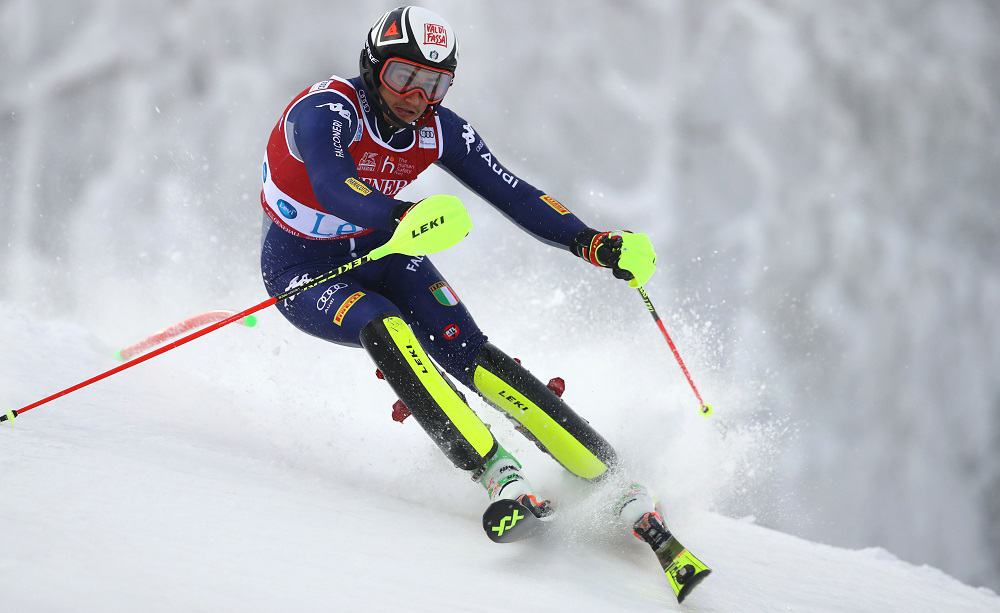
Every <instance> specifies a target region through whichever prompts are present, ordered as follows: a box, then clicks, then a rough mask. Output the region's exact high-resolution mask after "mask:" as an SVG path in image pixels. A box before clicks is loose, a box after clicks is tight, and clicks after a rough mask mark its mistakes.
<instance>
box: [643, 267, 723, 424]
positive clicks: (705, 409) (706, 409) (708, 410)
mask: <svg viewBox="0 0 1000 613" xmlns="http://www.w3.org/2000/svg"><path fill="white" fill-rule="evenodd" d="M639 295H640V296H642V300H643V302H645V303H646V308H647V309H649V314H650V315H652V316H653V321H655V322H656V325H657V326H659V328H660V332H662V333H663V338H665V339H667V345H669V346H670V351H672V352H673V354H674V358H676V360H677V364H678V365H679V366H680V367H681V371H682V372H683V373H684V377H685V378H686V379H687V382H688V385H690V386H691V391H692V392H694V397H695V398H697V399H698V405H699V410H700V411H701V414H702V415H704V416H705V417H708V416H709V415H711V414H712V406H711V405H708V404H705V401H704V400H702V399H701V393H700V392H698V387H697V386H695V384H694V380H693V379H692V378H691V373H690V372H688V368H687V366H686V365H685V364H684V360H683V359H681V354H680V352H679V351H677V345H675V344H674V340H673V339H672V338H670V334H668V333H667V327H666V326H664V325H663V320H662V319H660V314H659V313H657V312H656V307H654V306H653V302H652V301H651V300H650V299H649V294H647V293H646V288H644V287H641V286H640V287H639Z"/></svg>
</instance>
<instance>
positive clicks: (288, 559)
mask: <svg viewBox="0 0 1000 613" xmlns="http://www.w3.org/2000/svg"><path fill="white" fill-rule="evenodd" d="M283 326H284V324H283V322H281V320H280V319H279V318H278V317H277V316H276V314H274V313H271V314H269V315H268V314H267V313H265V315H264V316H263V317H262V318H261V325H260V326H259V328H258V329H254V330H248V329H245V328H241V327H239V326H230V327H229V328H226V329H223V330H220V331H218V332H215V333H213V334H212V335H210V336H208V337H206V338H204V339H200V340H199V341H196V342H195V343H192V344H191V345H188V346H186V347H183V348H180V349H178V350H176V351H173V352H170V353H168V354H166V355H164V356H162V357H160V358H156V359H155V360H153V361H151V362H149V363H147V364H143V365H141V366H138V367H136V368H134V369H131V370H129V371H126V372H125V373H122V374H119V375H116V376H115V377H112V378H111V379H109V380H106V381H104V382H101V383H98V384H96V385H94V386H91V387H90V388H87V389H85V390H83V391H80V392H78V393H75V394H73V395H71V396H69V397H67V398H64V399H61V400H57V401H55V402H53V403H52V404H50V405H45V406H43V407H40V408H38V409H35V410H33V411H31V412H29V413H26V414H24V415H22V416H21V417H19V418H18V419H17V421H16V422H14V423H13V424H4V425H3V426H4V427H2V428H0V454H2V458H3V470H2V472H0V518H2V522H3V523H2V532H0V611H70V610H72V611H101V612H113V611H139V610H141V611H148V612H157V611H169V612H175V611H303V612H305V611H339V610H352V611H440V610H458V611H511V610H523V609H524V608H525V607H530V608H531V609H532V610H541V611H569V610H573V611H578V612H583V611H625V610H627V611H665V610H667V611H669V610H682V609H683V610H689V611H701V612H732V611H740V612H753V611H762V612H763V611H767V612H774V611H810V612H813V611H815V612H824V611H831V612H833V611H843V612H851V613H856V612H861V611H873V612H874V611H879V612H886V611H900V612H904V611H905V612H907V613H913V612H921V611H927V612H939V611H945V610H947V611H949V612H965V611H968V612H972V611H998V610H1000V598H998V597H997V596H996V595H995V594H993V593H992V592H991V591H989V590H987V589H982V588H980V589H975V588H972V587H969V586H966V585H964V584H962V583H960V582H958V581H956V580H955V579H952V578H951V577H949V576H947V575H945V574H944V573H942V572H940V571H938V570H936V569H934V568H930V567H927V566H922V567H917V566H913V565H911V564H908V563H905V562H902V561H900V560H898V559H896V558H895V557H894V556H893V555H892V554H890V553H888V552H886V551H885V550H882V549H877V548H871V549H864V550H854V551H852V550H846V549H838V548H834V547H830V546H826V545H821V544H817V543H812V542H809V541H806V540H803V539H800V538H796V537H793V536H789V535H786V534H783V533H780V532H776V531H774V530H770V529H767V528H763V527H760V526H757V525H755V524H754V523H753V520H752V519H751V518H746V519H742V520H741V519H733V518H729V517H725V516H723V515H721V514H718V513H716V512H713V511H712V510H711V509H712V503H711V501H712V498H713V497H712V496H710V495H708V494H705V495H703V496H702V497H699V496H698V495H696V494H695V492H696V491H698V488H700V489H701V491H709V492H711V491H714V490H716V489H718V488H720V487H728V483H729V482H728V481H727V479H730V478H731V477H732V475H733V474H736V473H732V472H727V470H725V469H719V470H718V471H717V472H714V473H713V472H707V473H706V472H699V471H700V470H701V469H699V468H698V466H697V464H699V461H698V460H699V456H698V455H697V453H695V452H698V451H700V452H701V457H702V458H714V459H716V460H718V463H719V464H723V465H727V464H739V463H740V462H741V458H740V456H739V455H738V454H739V453H742V452H739V451H732V448H733V447H735V448H736V449H737V450H739V449H740V445H739V444H738V443H739V441H740V440H742V441H743V442H744V444H745V445H746V446H747V447H748V448H752V449H754V450H755V452H754V453H759V452H760V448H761V447H760V446H761V445H763V444H764V443H765V442H766V440H767V439H758V440H756V441H753V440H752V439H751V438H747V437H744V438H743V439H741V438H740V437H739V436H737V435H735V434H730V437H729V438H728V439H727V440H726V441H724V442H725V443H726V444H725V446H723V445H721V444H720V442H719V441H720V440H721V439H722V436H721V434H720V432H719V430H717V429H714V428H711V427H708V426H706V425H705V421H704V420H702V419H701V418H700V417H697V416H696V415H695V411H694V410H691V416H692V417H691V419H690V420H688V421H686V420H685V418H684V417H683V416H677V417H675V421H677V422H683V423H685V424H687V425H685V426H683V427H682V428H679V429H680V430H681V432H680V434H679V437H680V438H673V439H671V440H672V442H673V443H676V445H675V446H674V450H673V451H672V452H671V455H670V456H669V457H670V458H673V459H672V460H671V461H670V462H669V463H667V462H664V461H663V459H664V456H663V455H661V452H660V450H659V446H658V445H651V444H648V443H647V444H645V445H643V444H635V445H633V447H634V450H630V451H632V453H631V455H632V456H633V457H631V458H628V459H630V460H631V461H632V463H633V467H634V468H635V469H636V471H637V472H639V473H642V474H644V475H646V476H649V481H650V483H651V484H655V485H657V486H658V488H659V489H660V490H661V492H662V490H664V489H665V487H664V485H665V483H666V481H667V480H666V479H664V478H663V476H664V475H668V476H673V477H677V476H678V475H682V474H687V475H692V474H693V475H695V476H696V477H697V478H698V479H701V480H702V481H701V482H699V483H694V484H690V483H688V482H686V480H685V479H683V478H676V479H674V481H675V483H676V487H673V488H671V490H672V491H673V492H674V496H671V497H667V498H665V499H664V500H663V503H664V506H665V509H666V512H667V515H668V521H669V522H670V523H671V525H672V527H673V528H674V530H675V532H676V533H677V534H678V535H679V536H680V537H681V538H682V540H683V541H684V542H685V543H686V544H688V545H689V546H690V547H691V548H692V550H694V551H695V552H697V553H698V554H699V555H700V556H701V557H703V559H704V560H706V561H707V562H708V563H709V564H711V565H712V566H713V567H714V569H715V572H714V574H713V575H712V576H711V577H709V578H708V579H707V580H706V581H705V582H704V583H703V584H702V585H701V586H699V588H698V590H696V591H695V592H694V593H693V594H692V595H691V596H690V597H689V599H688V600H687V602H686V603H685V605H684V606H683V607H681V606H679V605H677V604H676V602H675V601H674V598H673V596H672V594H671V593H670V590H669V588H668V587H667V584H666V581H665V580H664V579H663V577H662V574H661V573H660V571H659V569H658V567H657V564H656V561H655V558H654V557H653V556H652V554H651V553H650V552H649V551H648V549H647V548H646V547H645V545H642V544H641V543H639V542H637V541H635V540H634V539H633V538H632V537H631V536H629V535H627V534H626V532H625V531H624V530H620V529H618V528H615V527H613V526H611V525H610V524H609V522H607V521H606V518H604V517H603V515H602V513H601V512H600V509H599V508H597V506H595V505H597V504H599V501H600V500H601V499H602V497H601V495H600V488H596V489H595V488H590V487H589V486H586V484H581V483H579V482H577V481H576V480H572V479H569V478H567V477H566V476H565V475H563V474H562V473H561V472H559V470H558V469H557V468H554V467H553V466H552V464H553V463H551V462H547V461H546V459H545V458H544V457H543V456H541V455H540V454H538V453H534V454H532V453H531V452H530V450H531V447H530V445H528V444H526V443H524V442H523V441H522V442H517V441H516V440H515V439H514V438H513V436H514V434H513V432H511V431H510V429H509V427H506V425H505V424H503V422H502V421H500V420H496V419H495V418H494V416H493V415H489V414H487V409H484V408H483V407H481V406H480V405H475V406H476V408H477V409H479V410H480V412H481V413H482V414H483V415H484V417H486V418H487V419H491V420H492V421H493V422H494V424H495V425H494V431H495V432H497V433H498V435H499V436H501V437H503V439H504V440H505V442H511V443H512V447H513V448H514V449H515V450H517V453H518V454H519V455H520V456H521V457H522V459H524V460H526V464H528V465H529V468H530V469H531V470H532V471H533V472H529V474H531V475H532V476H533V477H532V478H533V480H534V481H535V484H536V485H537V486H541V488H542V489H545V490H546V491H547V492H550V493H551V495H552V496H554V497H555V498H556V502H557V503H560V502H561V503H562V505H563V507H562V509H561V518H560V524H559V525H558V526H557V527H556V528H555V529H554V530H553V531H552V533H551V534H550V535H546V536H544V537H542V538H539V539H537V540H534V541H531V542H526V543H517V544H510V545H495V544H493V543H491V542H490V541H489V540H487V539H486V537H485V536H484V535H483V534H482V529H481V527H480V523H479V522H480V513H481V511H482V509H483V508H484V506H485V502H486V501H485V496H484V495H483V493H482V492H481V491H479V490H478V486H474V485H473V484H471V483H469V482H468V481H467V479H466V478H465V477H464V476H463V475H462V474H460V473H457V471H455V469H454V468H452V467H450V466H449V465H448V464H447V462H446V461H444V460H443V458H441V457H439V456H440V454H439V453H438V452H437V451H436V449H435V448H434V447H433V446H432V445H431V443H430V442H429V441H428V440H427V438H426V437H425V436H424V435H423V434H422V433H421V432H420V431H419V429H418V427H417V425H416V424H415V423H413V422H412V420H409V421H407V422H406V423H405V424H403V425H399V424H396V423H393V422H392V421H391V420H390V419H389V405H390V404H391V395H390V394H389V393H388V390H387V389H385V388H383V387H381V386H383V385H384V384H381V383H379V382H378V381H376V380H375V379H374V377H371V376H370V373H368V377H366V378H360V374H361V373H366V372H367V371H368V370H369V369H368V367H367V366H366V365H365V364H363V362H364V360H361V359H358V358H360V357H362V356H361V355H360V354H359V353H352V352H350V351H349V350H346V349H341V348H331V347H327V346H326V345H323V344H320V343H317V342H315V341H312V340H311V339H308V338H306V337H302V336H301V335H300V337H293V338H291V340H289V338H288V337H289V336H290V335H288V329H287V328H286V327H283ZM150 327H151V328H156V327H157V326H156V324H155V322H150ZM0 337H2V338H3V339H4V351H3V352H0V389H2V390H3V401H4V402H7V403H9V404H8V405H6V406H7V407H8V408H12V407H14V406H22V405H24V404H27V403H28V402H30V401H32V400H35V399H36V398H39V397H41V396H44V395H46V394H48V393H50V392H53V391H56V390H57V389H61V388H62V387H66V386H68V385H70V384H72V383H75V382H77V381H78V380H81V379H83V378H85V377H86V376H88V375H92V374H96V373H97V372H99V371H101V370H104V369H107V368H110V367H111V366H113V365H114V362H113V360H112V358H111V356H112V355H113V353H114V350H115V349H116V348H117V347H116V346H114V345H113V343H112V342H110V341H108V340H106V339H102V338H99V337H97V336H94V335H93V334H91V333H89V332H87V331H86V330H85V329H84V328H83V327H82V326H79V325H77V324H75V323H72V322H67V321H59V320H49V321H43V320H40V319H38V318H36V317H34V316H33V314H31V313H30V312H28V311H26V310H25V309H23V308H22V307H19V306H14V305H11V304H9V303H0ZM115 340H117V341H120V342H122V343H123V344H124V343H126V342H128V341H130V340H134V339H115ZM316 356H322V357H323V358H324V359H327V358H329V359H330V360H331V362H329V366H330V368H329V369H327V372H328V373H330V374H329V377H328V378H326V379H322V380H321V379H320V378H317V374H316V373H313V374H311V375H309V374H308V371H307V370H306V369H305V368H304V365H305V364H307V363H312V364H313V366H314V367H315V358H316ZM338 360H342V362H338ZM354 363H359V364H358V365H357V366H356V368H357V370H356V371H351V368H353V367H354V366H352V364H354ZM255 365H256V366H255ZM354 375H358V376H354ZM306 377H311V379H310V380H308V381H307V379H306ZM341 377H343V378H342V379H341ZM369 379H370V380H369ZM291 381H294V383H295V385H289V382H291ZM352 381H353V382H354V383H352ZM568 383H569V385H570V386H571V388H570V390H569V391H568V394H569V395H570V397H571V398H572V393H573V389H572V386H573V385H574V379H573V378H569V380H568ZM678 384H679V385H683V382H678ZM310 385H313V386H314V387H312V388H311V390H310V389H309V386H310ZM323 385H328V386H330V387H338V386H340V387H339V388H338V389H340V390H341V392H342V394H341V395H338V396H326V397H323V396H322V395H318V394H317V393H316V389H317V387H316V386H320V387H321V386H323ZM678 389H683V388H678ZM359 397H360V398H363V399H364V400H363V401H357V402H354V400H358V398H359ZM351 399H353V400H351ZM349 400H351V402H350V403H349V402H348V401H349ZM581 400H583V402H582V404H584V405H587V408H588V410H591V413H590V414H588V417H591V416H592V417H593V420H592V421H594V422H595V423H600V424H602V425H603V426H607V427H608V429H609V430H610V431H612V432H618V433H620V432H621V430H620V429H619V428H618V427H616V423H617V422H616V421H615V419H614V418H613V414H612V413H608V414H604V413H602V412H601V411H599V410H597V409H596V407H597V406H598V403H593V405H592V406H591V403H588V402H586V400H585V399H581ZM14 403H19V404H14ZM380 409H381V410H380ZM618 419H621V418H620V417H619V418H618ZM645 434H646V435H657V433H656V431H655V429H647V431H646V433H645ZM642 435H643V434H642V433H640V434H634V435H633V436H635V437H641V436H642ZM747 436H749V435H747ZM611 438H614V437H611ZM681 439H683V440H684V441H687V442H686V443H683V442H682V440H681ZM678 448H680V449H685V448H686V449H687V450H688V451H691V452H692V453H686V454H684V455H682V456H678V455H677V454H676V450H677V449H678ZM726 449H730V451H728V452H727V451H726ZM727 453H728V455H727ZM734 453H735V454H737V455H733V454H734ZM623 455H626V456H628V455H629V453H628V452H626V453H624V454H623ZM752 455H753V454H749V455H748V456H747V457H750V456H752ZM756 457H759V456H756ZM745 460H746V457H744V458H743V461H745ZM708 464H714V462H708ZM671 471H677V472H671ZM650 475H651V476H650ZM678 494H681V495H678ZM688 494H690V495H688ZM577 527H578V528H581V530H580V531H578V533H576V534H573V530H574V528H577Z"/></svg>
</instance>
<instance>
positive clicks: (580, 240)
mask: <svg viewBox="0 0 1000 613" xmlns="http://www.w3.org/2000/svg"><path fill="white" fill-rule="evenodd" d="M570 247H571V250H572V251H573V253H575V254H576V255H577V256H579V257H581V258H583V259H584V260H587V261H588V262H590V263H591V264H593V265H594V266H600V267H601V268H610V269H611V272H612V273H613V274H614V275H615V276H616V277H618V278H619V279H624V280H626V281H628V282H629V286H631V287H640V286H642V285H645V284H646V283H647V282H648V281H649V279H650V277H652V276H653V273H654V272H656V252H655V251H653V244H652V243H651V242H650V241H649V237H648V236H647V235H645V234H640V233H636V232H628V231H626V230H622V231H621V232H597V231H596V230H590V229H587V230H584V231H583V232H580V233H579V234H577V235H576V237H575V238H574V239H573V244H572V245H571V246H570Z"/></svg>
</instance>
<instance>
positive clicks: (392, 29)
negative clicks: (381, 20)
mask: <svg viewBox="0 0 1000 613" xmlns="http://www.w3.org/2000/svg"><path fill="white" fill-rule="evenodd" d="M402 37H403V35H402V34H401V33H400V31H399V23H398V22H396V21H393V22H392V23H391V24H389V27H388V28H386V29H385V32H382V40H392V39H396V38H402Z"/></svg>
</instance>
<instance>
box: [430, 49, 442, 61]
mask: <svg viewBox="0 0 1000 613" xmlns="http://www.w3.org/2000/svg"><path fill="white" fill-rule="evenodd" d="M439 56H440V54H439V53H438V52H437V51H431V53H430V58H431V59H432V60H436V59H438V57H439Z"/></svg>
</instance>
